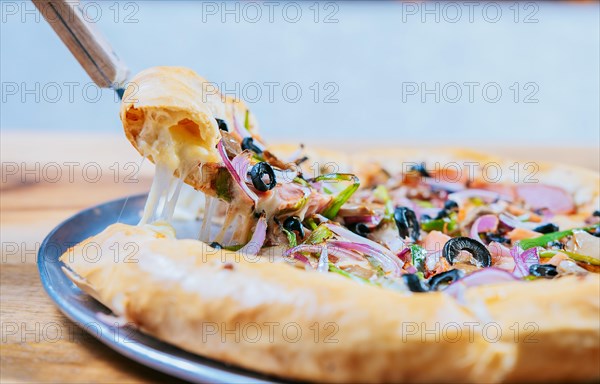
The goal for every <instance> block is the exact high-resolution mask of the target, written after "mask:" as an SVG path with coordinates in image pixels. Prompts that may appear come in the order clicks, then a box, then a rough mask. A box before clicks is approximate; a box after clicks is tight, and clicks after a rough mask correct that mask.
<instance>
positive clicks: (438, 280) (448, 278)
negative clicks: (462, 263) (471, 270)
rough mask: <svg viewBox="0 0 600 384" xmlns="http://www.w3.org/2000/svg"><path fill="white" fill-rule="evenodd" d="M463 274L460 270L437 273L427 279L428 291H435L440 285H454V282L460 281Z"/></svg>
mask: <svg viewBox="0 0 600 384" xmlns="http://www.w3.org/2000/svg"><path fill="white" fill-rule="evenodd" d="M464 275H465V273H464V272H463V271H461V270H460V269H451V270H449V271H446V272H442V273H438V274H437V275H434V276H432V277H431V278H430V279H429V289H430V290H432V291H436V290H437V289H438V288H439V286H440V284H450V283H454V282H455V281H456V280H459V279H461V278H462V277H463V276H464Z"/></svg>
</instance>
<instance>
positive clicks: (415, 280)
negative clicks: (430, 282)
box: [402, 273, 429, 292]
mask: <svg viewBox="0 0 600 384" xmlns="http://www.w3.org/2000/svg"><path fill="white" fill-rule="evenodd" d="M402 280H404V283H405V284H406V286H407V287H408V289H409V290H410V291H411V292H427V291H428V290H429V289H428V288H427V286H426V285H425V284H423V282H422V281H421V279H420V278H419V276H418V275H416V274H414V273H406V274H404V275H402Z"/></svg>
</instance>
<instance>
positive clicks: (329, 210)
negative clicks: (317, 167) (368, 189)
mask: <svg viewBox="0 0 600 384" xmlns="http://www.w3.org/2000/svg"><path fill="white" fill-rule="evenodd" d="M333 180H335V181H351V182H352V184H351V185H349V186H348V187H346V189H344V190H343V191H341V192H340V193H338V195H337V196H336V197H334V198H333V200H331V202H330V203H329V204H328V205H327V207H325V209H324V210H323V212H321V214H322V215H323V216H325V217H326V218H328V219H330V220H332V219H333V218H334V217H336V216H337V214H338V212H339V211H340V208H341V207H342V205H344V203H346V201H348V199H349V198H350V197H351V196H352V195H353V194H354V192H356V190H357V189H358V187H359V186H360V180H358V177H356V176H355V175H352V174H350V173H328V174H326V175H320V176H317V177H316V178H314V179H313V181H333Z"/></svg>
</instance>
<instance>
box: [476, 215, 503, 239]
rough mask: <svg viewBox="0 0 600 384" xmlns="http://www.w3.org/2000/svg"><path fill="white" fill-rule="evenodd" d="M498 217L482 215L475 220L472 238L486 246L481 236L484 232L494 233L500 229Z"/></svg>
mask: <svg viewBox="0 0 600 384" xmlns="http://www.w3.org/2000/svg"><path fill="white" fill-rule="evenodd" d="M498 223H499V220H498V217H497V216H496V215H491V214H490V215H482V216H479V217H478V218H477V220H475V222H474V223H473V225H471V238H472V239H475V240H477V241H479V242H480V243H481V244H485V243H484V242H483V241H481V238H480V237H479V234H480V233H482V232H494V231H495V230H496V229H498Z"/></svg>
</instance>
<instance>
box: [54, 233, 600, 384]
mask: <svg viewBox="0 0 600 384" xmlns="http://www.w3.org/2000/svg"><path fill="white" fill-rule="evenodd" d="M155 228H156V227H150V226H145V227H132V226H127V225H124V224H114V225H112V226H110V227H109V228H107V229H106V230H105V231H104V232H102V233H101V234H99V235H97V236H95V237H93V238H90V239H88V240H86V241H84V242H83V243H81V244H79V245H77V246H75V247H74V248H73V249H71V250H70V251H68V252H67V253H65V255H63V256H62V258H61V260H62V261H63V262H64V263H65V264H66V265H67V266H68V268H69V269H70V270H72V271H74V272H75V274H76V275H77V277H76V278H75V280H74V281H75V282H76V283H77V284H78V285H79V286H80V287H81V288H82V289H84V290H85V291H86V292H88V293H91V294H93V295H94V297H97V298H98V299H99V300H100V301H101V302H102V303H103V304H105V305H106V306H108V307H109V308H111V309H112V310H113V311H114V312H115V314H117V315H120V316H124V317H125V318H126V319H127V320H128V321H131V322H134V323H135V324H137V325H138V326H139V327H140V328H141V329H142V330H143V331H144V332H147V333H149V334H152V335H154V336H156V337H158V338H160V339H162V340H165V341H167V342H170V343H172V344H175V345H177V346H179V347H181V348H183V349H186V350H189V351H191V352H194V353H198V354H200V355H204V356H207V357H210V358H214V359H217V360H221V361H224V362H227V363H231V364H235V365H238V366H242V367H245V368H248V369H252V370H257V371H260V372H264V373H268V374H274V375H278V376H282V377H286V378H292V379H299V380H309V381H332V382H347V381H353V382H357V381H358V382H400V381H410V382H431V381H444V382H448V381H459V380H460V381H466V382H474V381H479V382H482V381H483V382H500V381H520V380H527V381H542V380H545V379H553V380H560V379H571V378H577V379H594V378H597V377H599V375H598V372H597V370H598V360H597V357H598V356H599V350H600V341H599V338H600V330H599V328H598V322H599V321H600V315H599V314H600V302H599V301H600V300H599V292H600V278H599V276H598V275H595V274H591V275H588V276H587V277H585V278H578V277H564V278H561V279H558V280H555V281H536V282H530V283H521V282H515V283H507V284H497V285H492V286H485V287H476V288H472V289H469V290H468V291H467V295H466V299H465V302H464V303H461V302H459V301H456V300H455V299H454V298H452V297H450V296H448V295H446V294H444V293H428V294H406V295H405V294H401V293H399V292H395V291H391V290H386V289H383V288H378V287H372V286H365V285H361V284H357V283H355V282H353V281H351V280H348V279H344V278H342V277H339V276H336V275H334V274H319V273H317V272H305V271H301V270H298V269H296V268H293V267H291V266H289V265H286V264H285V263H281V262H273V260H270V259H266V260H265V259H261V261H258V259H256V258H254V257H244V256H243V255H240V254H237V253H233V252H229V253H228V252H223V251H215V250H213V249H212V248H210V247H208V246H206V245H204V244H202V243H200V242H198V241H195V240H176V239H175V238H174V237H173V236H172V235H170V234H169V233H166V232H165V231H164V230H158V231H157V230H156V229H155ZM89 242H95V243H97V244H99V245H100V246H101V248H102V249H104V250H109V247H110V246H112V245H114V244H115V243H118V242H121V243H124V242H129V243H131V242H133V243H135V244H137V246H138V251H137V252H136V254H135V258H134V260H136V261H135V262H131V260H130V262H125V261H124V260H120V261H119V262H117V263H115V262H114V260H113V255H114V252H112V251H111V252H108V251H107V252H106V257H104V258H102V259H101V260H100V261H99V260H94V262H89V261H87V260H86V258H85V257H84V252H85V249H86V244H87V243H89ZM71 275H72V276H75V275H73V274H71ZM532 322H533V323H534V326H537V327H538V328H537V330H538V331H537V332H536V333H535V334H534V335H533V336H535V337H537V338H538V339H534V340H537V342H536V343H525V341H526V337H528V336H531V335H530V329H529V328H525V327H526V325H527V324H528V323H532ZM515 327H517V328H518V329H521V333H520V334H518V339H517V340H518V342H517V343H515V340H514V332H515V331H514V328H515ZM519 327H520V328H519ZM284 329H285V331H284ZM497 329H500V331H501V337H499V338H498V337H497V336H496V335H497V333H495V331H496V330H497ZM317 330H318V331H317ZM299 332H301V336H298V335H299ZM528 332H529V333H528ZM258 334H260V337H258V336H257V335H258ZM327 341H329V342H327ZM574 350H577V351H576V352H574ZM530 353H535V354H536V356H534V357H530V356H529V354H530ZM544 356H548V357H552V358H553V357H557V358H558V356H560V359H559V360H558V361H561V363H562V364H561V365H560V366H553V367H552V369H549V368H548V361H547V360H545V358H544ZM550 361H552V360H550ZM563 366H564V368H561V367H563ZM573 366H578V367H580V369H574V368H572V367H573ZM544 369H546V370H548V372H543V373H541V374H540V373H539V370H542V371H543V370H544ZM549 372H551V374H550V373H549ZM538 378H539V379H538Z"/></svg>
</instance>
